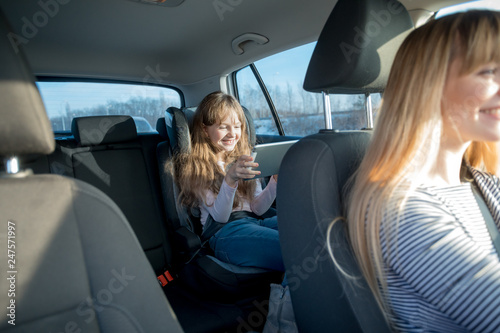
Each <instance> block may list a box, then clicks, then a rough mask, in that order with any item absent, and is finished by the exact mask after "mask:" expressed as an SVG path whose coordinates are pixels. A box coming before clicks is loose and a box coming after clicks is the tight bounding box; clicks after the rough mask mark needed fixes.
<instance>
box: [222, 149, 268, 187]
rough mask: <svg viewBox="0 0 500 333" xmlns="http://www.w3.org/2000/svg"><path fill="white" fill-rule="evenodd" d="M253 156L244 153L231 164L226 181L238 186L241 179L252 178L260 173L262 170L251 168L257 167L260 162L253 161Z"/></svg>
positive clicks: (232, 185)
mask: <svg viewBox="0 0 500 333" xmlns="http://www.w3.org/2000/svg"><path fill="white" fill-rule="evenodd" d="M252 161H253V158H252V156H248V155H242V156H240V157H239V158H238V159H237V160H236V161H235V162H233V163H232V164H230V165H229V166H228V167H229V168H228V169H227V171H226V177H225V180H226V183H227V184H228V185H229V186H231V187H236V184H237V183H238V181H239V180H240V179H251V178H254V177H255V176H256V175H260V171H257V170H254V169H250V167H251V168H257V167H258V166H259V164H258V163H254V162H252Z"/></svg>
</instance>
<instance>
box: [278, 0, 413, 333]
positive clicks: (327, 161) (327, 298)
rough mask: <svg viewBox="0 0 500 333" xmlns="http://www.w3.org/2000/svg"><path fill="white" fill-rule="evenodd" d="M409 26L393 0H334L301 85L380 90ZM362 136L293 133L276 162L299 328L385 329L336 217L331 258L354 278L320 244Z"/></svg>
mask: <svg viewBox="0 0 500 333" xmlns="http://www.w3.org/2000/svg"><path fill="white" fill-rule="evenodd" d="M376 25H378V27H379V29H378V30H377V32H376V33H374V30H373V28H374V27H375V26H376ZM411 28H412V22H411V19H410V17H409V15H408V13H407V11H406V9H405V8H404V7H403V6H402V5H401V4H400V3H399V2H397V1H392V0H339V1H338V3H337V4H336V6H335V8H334V9H333V11H332V13H331V15H330V17H329V19H328V21H327V23H326V24H325V27H324V29H323V31H322V33H321V35H320V37H319V40H318V43H317V45H316V48H315V50H314V53H313V55H312V58H311V62H310V64H309V68H308V71H307V74H306V78H305V82H304V89H306V90H309V91H314V92H320V91H323V92H327V93H358V94H360V93H370V92H377V91H382V90H383V89H384V87H385V84H386V80H387V77H388V73H389V70H390V66H391V64H392V60H393V58H394V55H395V53H396V51H397V49H398V47H399V43H400V42H401V41H402V40H403V37H404V36H405V35H406V33H407V32H408V31H409V30H410V29H411ZM370 29H371V30H370ZM362 34H364V36H361V35H362ZM360 36H361V37H360ZM362 38H365V39H364V41H365V43H363V44H361V45H360V42H361V41H362V40H361V39H362ZM366 38H369V40H368V39H366ZM334 126H335V124H334ZM369 140H370V131H361V130H360V131H345V132H340V131H335V130H322V131H321V132H320V133H318V134H315V135H311V136H307V137H304V138H302V139H301V140H299V141H298V142H297V143H296V144H295V145H294V146H292V147H291V148H290V150H289V151H288V152H287V154H286V155H285V158H284V159H283V162H282V164H281V168H280V176H279V182H278V193H277V207H278V212H279V213H278V224H279V230H280V239H281V248H282V253H283V259H284V262H285V267H286V272H287V277H288V281H289V285H290V291H291V296H292V303H293V307H294V311H295V317H296V321H297V325H298V328H299V331H300V332H305V333H307V332H326V331H332V330H335V331H338V332H389V331H390V329H389V327H388V325H387V324H386V322H385V320H384V317H383V315H382V312H381V310H380V308H379V307H378V305H377V303H376V301H375V298H374V296H373V294H372V292H371V291H370V289H369V287H368V285H367V284H366V281H365V280H364V279H363V277H362V275H361V273H360V270H359V267H358V265H357V263H356V260H355V258H354V257H353V255H352V253H351V248H350V245H349V242H348V240H347V237H346V232H345V231H346V230H345V225H344V222H343V221H339V222H338V223H336V224H335V226H334V228H333V229H332V230H331V234H330V237H331V242H330V245H331V247H332V249H333V252H334V256H335V259H336V260H337V262H338V263H339V264H340V266H341V267H342V268H343V269H344V270H345V271H347V272H349V273H350V274H351V275H353V276H356V277H357V278H356V280H354V281H352V280H349V279H347V278H346V276H345V275H343V274H342V273H341V272H339V271H338V270H337V268H336V267H335V265H334V264H333V261H332V259H331V257H330V255H329V253H328V251H327V232H328V227H329V225H330V224H331V222H332V221H333V220H334V219H335V218H337V217H340V216H342V215H343V213H344V209H343V208H344V207H343V206H344V201H343V197H344V190H345V188H344V187H345V184H346V182H347V180H348V179H349V177H350V176H351V175H352V174H353V172H354V171H355V169H356V168H357V166H358V165H359V162H360V161H361V159H362V157H363V155H364V152H365V150H366V147H367V145H368V142H369Z"/></svg>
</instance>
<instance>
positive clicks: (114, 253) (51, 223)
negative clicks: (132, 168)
mask: <svg viewBox="0 0 500 333" xmlns="http://www.w3.org/2000/svg"><path fill="white" fill-rule="evenodd" d="M10 34H11V30H10V29H9V28H8V25H7V23H6V21H5V18H4V16H3V13H1V12H0V35H1V38H0V44H1V47H0V50H1V52H0V66H1V67H2V68H1V70H0V96H1V99H0V101H1V102H0V103H1V104H0V105H1V108H2V118H3V120H2V122H1V123H0V156H2V158H4V159H5V160H6V161H7V162H6V172H2V173H1V174H0V198H1V200H0V216H1V220H2V227H1V229H0V246H1V247H2V249H3V250H2V254H1V255H0V258H1V260H2V267H3V269H2V272H1V273H0V276H1V279H0V291H1V294H0V303H1V304H2V305H3V306H7V307H8V308H7V311H6V310H5V308H4V310H3V311H4V312H3V313H4V315H3V318H4V319H3V320H2V321H0V331H2V332H62V331H64V332H69V331H72V332H76V331H85V332H110V333H111V332H160V331H168V332H182V329H181V327H180V325H179V323H178V322H177V320H176V318H175V315H174V314H173V312H172V310H171V308H170V305H169V303H168V301H167V299H166V298H165V296H164V294H163V292H162V290H161V288H160V286H159V285H158V282H157V280H156V276H155V274H154V272H153V270H152V269H151V266H150V264H149V262H148V260H147V259H146V256H145V255H144V252H143V251H142V249H141V247H140V245H139V242H138V240H137V238H136V237H135V235H134V233H133V232H132V230H131V228H130V225H129V224H128V222H127V220H126V219H125V217H124V215H123V214H122V212H121V211H120V209H119V208H118V207H117V206H116V204H115V203H114V202H113V201H112V200H110V199H109V197H107V196H106V195H105V194H103V193H102V192H101V191H99V190H97V189H96V188H94V187H93V186H90V185H88V184H86V183H84V182H82V181H79V180H75V179H70V178H67V177H62V176H58V175H33V174H32V173H31V172H30V171H29V170H23V169H22V167H20V166H19V165H18V161H19V158H18V157H20V156H25V155H29V154H42V155H46V154H50V153H51V152H52V151H53V150H54V135H53V133H52V129H51V126H50V122H49V119H48V118H47V115H46V112H45V108H44V105H43V102H42V99H41V97H40V94H39V92H38V90H37V88H36V85H35V82H34V77H33V75H32V73H31V71H30V70H29V68H28V66H27V64H26V62H25V60H24V58H23V54H22V52H20V51H21V50H19V49H16V50H14V49H13V45H12V44H11V41H10V40H9V38H10V37H9V36H10ZM7 249H9V251H7ZM7 265H9V266H7ZM5 311H6V312H7V317H6V316H5Z"/></svg>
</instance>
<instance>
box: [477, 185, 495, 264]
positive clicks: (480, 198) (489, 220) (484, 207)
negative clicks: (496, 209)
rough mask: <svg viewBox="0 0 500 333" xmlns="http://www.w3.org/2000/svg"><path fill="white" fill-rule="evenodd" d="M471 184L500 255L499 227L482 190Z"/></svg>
mask: <svg viewBox="0 0 500 333" xmlns="http://www.w3.org/2000/svg"><path fill="white" fill-rule="evenodd" d="M471 185H472V192H473V193H474V198H475V199H476V201H477V204H478V206H479V209H480V210H481V214H482V215H483V218H484V221H485V222H486V227H487V228H488V232H489V233H490V236H491V240H492V242H493V245H494V246H495V249H496V250H497V254H498V256H499V257H500V231H498V228H497V226H496V224H495V221H494V220H493V217H492V216H491V212H490V210H489V209H488V206H487V205H486V202H485V200H484V197H483V195H482V193H481V191H479V189H477V187H476V186H475V184H471Z"/></svg>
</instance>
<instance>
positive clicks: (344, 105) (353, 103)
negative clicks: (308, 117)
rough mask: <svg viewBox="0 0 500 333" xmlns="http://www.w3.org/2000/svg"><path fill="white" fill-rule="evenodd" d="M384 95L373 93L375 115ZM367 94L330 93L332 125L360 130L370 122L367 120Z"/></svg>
mask: <svg viewBox="0 0 500 333" xmlns="http://www.w3.org/2000/svg"><path fill="white" fill-rule="evenodd" d="M381 99H382V96H381V95H380V94H372V95H371V100H372V111H373V117H374V118H375V115H376V113H377V109H378V107H379V106H380V102H381ZM365 100H366V97H365V95H364V94H363V95H356V94H354V95H341V94H335V95H333V94H331V95H330V110H331V112H332V127H333V128H334V129H341V130H359V129H362V128H365V127H366V126H367V124H368V121H367V120H366V110H365Z"/></svg>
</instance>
